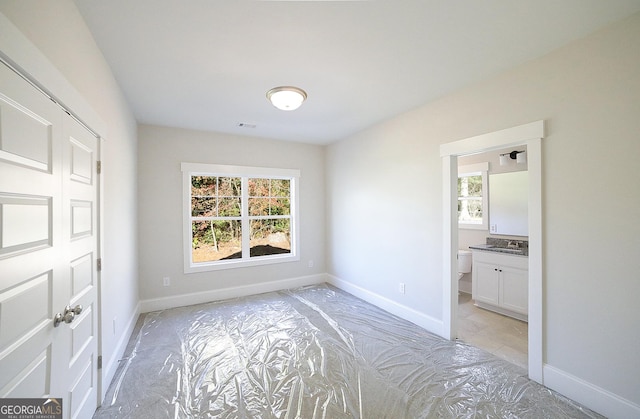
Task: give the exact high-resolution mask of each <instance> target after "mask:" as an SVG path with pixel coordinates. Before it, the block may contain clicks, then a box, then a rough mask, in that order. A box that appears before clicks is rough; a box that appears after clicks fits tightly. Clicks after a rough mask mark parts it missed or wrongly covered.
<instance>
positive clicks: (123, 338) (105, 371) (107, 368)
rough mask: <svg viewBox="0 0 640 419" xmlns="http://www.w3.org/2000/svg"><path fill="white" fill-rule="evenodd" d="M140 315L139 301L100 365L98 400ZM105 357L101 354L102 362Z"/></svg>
mask: <svg viewBox="0 0 640 419" xmlns="http://www.w3.org/2000/svg"><path fill="white" fill-rule="evenodd" d="M139 316H140V302H138V304H137V305H136V308H135V310H134V311H133V314H132V315H131V318H129V321H128V322H127V324H126V326H125V328H124V330H123V331H122V334H121V335H120V339H118V343H117V344H116V347H115V350H114V351H113V353H112V354H110V355H111V356H110V358H109V359H108V362H107V363H106V364H103V365H102V375H101V381H102V387H101V388H100V393H101V394H100V402H101V404H102V402H103V401H104V397H105V395H106V394H107V390H108V389H109V385H110V384H111V381H113V377H114V376H115V374H116V370H117V369H118V360H119V359H122V357H123V356H124V351H125V349H126V348H127V343H129V339H130V338H131V335H132V334H133V329H134V328H135V327H136V322H137V321H138V317H139ZM105 358H106V355H105V354H104V353H103V354H102V359H103V362H104V360H105Z"/></svg>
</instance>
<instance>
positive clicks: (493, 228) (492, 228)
mask: <svg viewBox="0 0 640 419" xmlns="http://www.w3.org/2000/svg"><path fill="white" fill-rule="evenodd" d="M489 231H490V232H491V233H497V232H498V224H491V226H490V228H489Z"/></svg>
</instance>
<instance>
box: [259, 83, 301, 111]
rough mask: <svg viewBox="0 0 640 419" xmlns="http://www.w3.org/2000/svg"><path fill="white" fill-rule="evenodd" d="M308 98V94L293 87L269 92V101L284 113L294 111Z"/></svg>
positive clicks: (282, 87)
mask: <svg viewBox="0 0 640 419" xmlns="http://www.w3.org/2000/svg"><path fill="white" fill-rule="evenodd" d="M306 98H307V93H306V92H305V91H304V90H302V89H300V88H298V87H293V86H280V87H274V88H273V89H271V90H269V91H268V92H267V99H269V100H270V101H271V103H272V104H273V106H275V107H276V108H278V109H282V110H283V111H293V110H296V109H298V108H299V107H300V105H302V102H304V101H305V99H306Z"/></svg>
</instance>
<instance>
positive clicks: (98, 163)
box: [96, 160, 102, 174]
mask: <svg viewBox="0 0 640 419" xmlns="http://www.w3.org/2000/svg"><path fill="white" fill-rule="evenodd" d="M96 170H97V171H98V174H101V173H102V162H101V161H100V160H98V161H97V162H96Z"/></svg>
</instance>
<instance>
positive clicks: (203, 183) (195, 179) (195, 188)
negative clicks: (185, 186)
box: [191, 176, 218, 196]
mask: <svg viewBox="0 0 640 419" xmlns="http://www.w3.org/2000/svg"><path fill="white" fill-rule="evenodd" d="M217 184H218V178H217V177H215V176H191V196H215V195H216V189H217V188H216V186H217Z"/></svg>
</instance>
